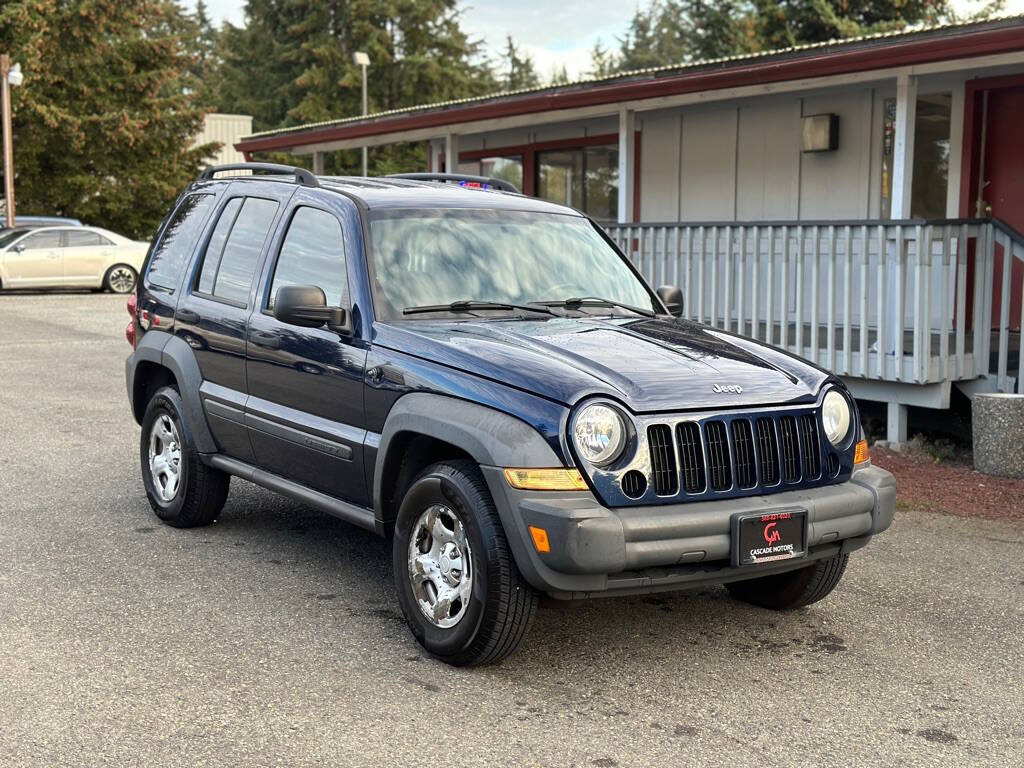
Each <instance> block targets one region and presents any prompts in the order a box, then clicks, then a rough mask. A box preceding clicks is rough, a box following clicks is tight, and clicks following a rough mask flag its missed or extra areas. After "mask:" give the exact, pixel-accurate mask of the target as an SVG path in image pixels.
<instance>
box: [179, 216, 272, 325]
mask: <svg viewBox="0 0 1024 768" xmlns="http://www.w3.org/2000/svg"><path fill="white" fill-rule="evenodd" d="M277 208H278V204H277V202H275V201H274V200H264V199H262V198H258V197H246V198H244V199H243V198H235V199H233V200H229V201H228V203H227V204H226V205H225V206H224V209H223V210H222V211H221V215H220V218H219V219H218V220H217V226H216V227H215V228H214V231H213V234H211V235H210V242H209V244H208V245H207V248H206V254H205V256H204V257H203V266H202V270H201V271H200V273H199V282H198V283H197V290H198V291H199V292H200V293H207V294H210V295H212V296H216V297H217V298H219V299H225V300H227V301H229V302H233V303H236V304H240V305H242V306H245V305H246V304H248V301H249V288H250V286H251V285H252V276H253V273H254V272H255V271H256V262H257V261H258V260H259V256H260V251H261V250H262V249H263V242H264V241H265V240H266V239H267V233H269V232H270V226H271V224H273V223H274V216H276V215H277Z"/></svg>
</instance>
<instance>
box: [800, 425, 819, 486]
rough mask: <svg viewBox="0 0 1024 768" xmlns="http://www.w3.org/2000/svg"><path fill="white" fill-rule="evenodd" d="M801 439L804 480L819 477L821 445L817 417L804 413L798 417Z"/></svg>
mask: <svg viewBox="0 0 1024 768" xmlns="http://www.w3.org/2000/svg"><path fill="white" fill-rule="evenodd" d="M800 426H801V427H802V432H803V434H802V437H803V446H802V448H803V450H802V453H803V457H804V480H817V479H818V478H819V477H821V443H819V442H818V417H817V416H815V415H814V414H813V413H805V414H804V415H803V416H801V417H800Z"/></svg>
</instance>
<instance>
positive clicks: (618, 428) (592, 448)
mask: <svg viewBox="0 0 1024 768" xmlns="http://www.w3.org/2000/svg"><path fill="white" fill-rule="evenodd" d="M572 437H573V442H574V443H575V444H576V450H577V451H579V453H580V456H581V457H582V458H584V459H586V460H587V461H588V462H590V463H591V464H596V465H598V466H601V465H604V464H611V463H612V462H613V461H615V459H617V458H618V457H619V455H620V454H621V453H622V449H623V448H624V447H625V445H626V425H625V424H623V422H622V417H621V416H620V415H619V412H618V411H616V410H615V409H614V408H610V407H609V406H607V405H599V404H594V405H588V406H587V407H586V408H584V409H583V410H582V411H580V412H579V414H578V415H577V416H576V420H575V421H574V422H573V427H572Z"/></svg>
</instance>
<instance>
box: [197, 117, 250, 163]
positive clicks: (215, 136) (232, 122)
mask: <svg viewBox="0 0 1024 768" xmlns="http://www.w3.org/2000/svg"><path fill="white" fill-rule="evenodd" d="M251 133H252V116H251V115H226V114H221V113H219V112H211V113H209V114H207V115H206V116H205V117H204V118H203V130H202V131H200V133H199V135H198V136H196V138H195V142H194V146H202V145H203V144H209V143H211V142H215V143H218V144H220V145H221V148H220V150H219V151H218V152H217V153H216V154H215V155H214V156H213V158H212V159H211V160H210V161H209V163H208V164H209V165H224V164H227V163H243V162H245V157H243V156H242V153H241V152H239V151H238V150H236V149H235V144H236V143H237V142H238V140H239V139H241V138H242V137H243V136H248V135H249V134H251Z"/></svg>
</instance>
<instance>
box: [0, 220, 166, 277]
mask: <svg viewBox="0 0 1024 768" xmlns="http://www.w3.org/2000/svg"><path fill="white" fill-rule="evenodd" d="M148 248H149V244H148V243H144V242H137V241H135V240H129V239H128V238H126V237H121V235H118V234H115V233H114V232H111V231H109V230H106V229H100V228H99V227H83V226H63V227H39V228H28V227H14V228H13V229H5V230H3V231H0V288H103V289H105V290H108V291H113V292H114V293H128V292H130V291H131V290H132V288H134V287H135V280H136V278H137V277H138V274H139V269H140V268H141V267H142V262H143V260H144V259H145V257H146V250H147V249H148Z"/></svg>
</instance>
